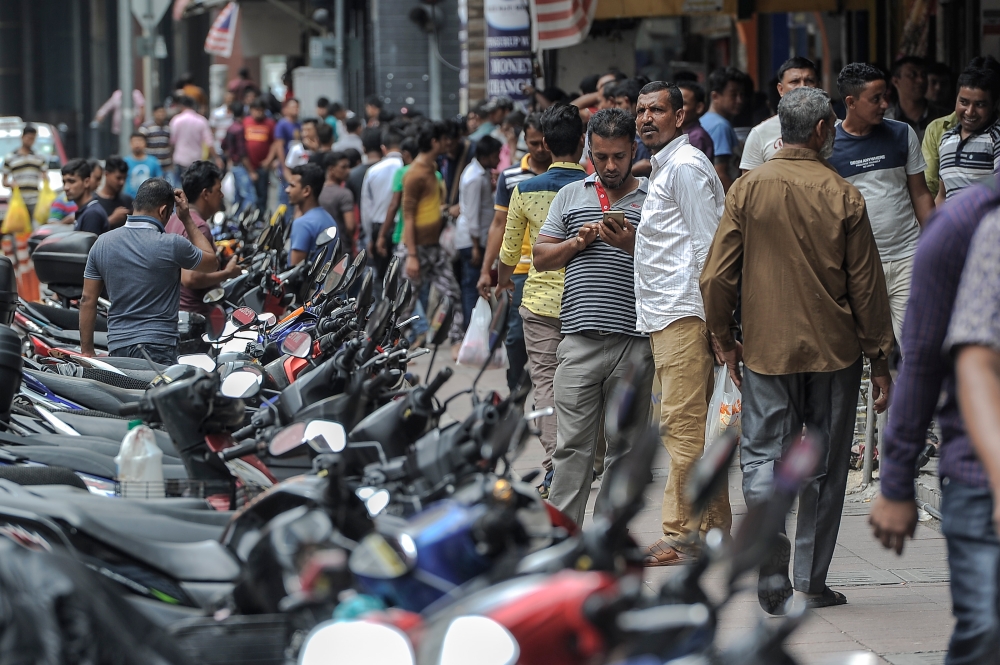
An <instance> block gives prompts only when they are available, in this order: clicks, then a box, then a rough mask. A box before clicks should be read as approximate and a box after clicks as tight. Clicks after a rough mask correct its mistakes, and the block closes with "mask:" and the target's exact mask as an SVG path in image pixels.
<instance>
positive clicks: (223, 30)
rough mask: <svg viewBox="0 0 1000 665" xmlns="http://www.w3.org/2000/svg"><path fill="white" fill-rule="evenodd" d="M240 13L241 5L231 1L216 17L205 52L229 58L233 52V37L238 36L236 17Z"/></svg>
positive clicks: (206, 39)
mask: <svg viewBox="0 0 1000 665" xmlns="http://www.w3.org/2000/svg"><path fill="white" fill-rule="evenodd" d="M239 13H240V6H239V5H238V4H236V3H235V2H230V3H229V4H227V5H226V6H225V7H223V8H222V11H221V12H219V15H218V16H216V17H215V21H214V22H213V23H212V27H211V28H210V29H209V31H208V37H206V38H205V53H211V54H212V55H217V56H219V57H222V58H228V57H230V56H231V55H232V54H233V39H235V38H236V18H237V16H238V15H239Z"/></svg>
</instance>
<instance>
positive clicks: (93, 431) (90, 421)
mask: <svg viewBox="0 0 1000 665" xmlns="http://www.w3.org/2000/svg"><path fill="white" fill-rule="evenodd" d="M52 414H53V415H54V416H55V417H56V418H58V419H59V420H61V421H63V422H64V423H66V424H67V425H69V426H70V427H72V428H73V429H75V430H76V431H77V432H79V433H80V434H82V435H84V436H86V437H92V436H96V437H100V438H102V439H108V440H110V441H121V440H122V439H124V438H125V435H126V434H128V421H127V420H118V419H117V418H98V417H96V416H80V415H77V414H75V413H73V412H72V411H53V412H52ZM153 436H154V437H156V445H157V446H159V447H160V450H162V451H163V455H164V461H166V458H167V457H173V458H177V461H178V463H179V462H180V454H178V452H177V448H176V447H175V446H174V442H173V441H172V440H171V439H170V435H169V434H167V433H166V432H164V431H163V430H157V429H154V430H153ZM115 445H117V444H115Z"/></svg>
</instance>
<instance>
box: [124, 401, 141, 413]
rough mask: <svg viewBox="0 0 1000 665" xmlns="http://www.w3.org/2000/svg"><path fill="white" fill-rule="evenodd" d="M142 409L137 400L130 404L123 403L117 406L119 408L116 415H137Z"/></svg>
mask: <svg viewBox="0 0 1000 665" xmlns="http://www.w3.org/2000/svg"><path fill="white" fill-rule="evenodd" d="M142 411H143V409H142V405H141V404H140V403H139V402H135V403H132V404H123V405H122V406H121V407H119V409H118V415H119V416H138V415H139V414H140V413H142Z"/></svg>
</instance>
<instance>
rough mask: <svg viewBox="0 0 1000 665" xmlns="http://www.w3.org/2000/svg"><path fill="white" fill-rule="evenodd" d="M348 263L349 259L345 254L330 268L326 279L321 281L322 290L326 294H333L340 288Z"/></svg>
mask: <svg viewBox="0 0 1000 665" xmlns="http://www.w3.org/2000/svg"><path fill="white" fill-rule="evenodd" d="M349 262H350V257H349V256H347V255H346V254H345V255H344V256H343V257H341V259H340V260H339V261H337V262H336V263H334V264H333V266H332V267H331V268H330V271H329V272H328V273H327V274H326V279H325V280H324V281H323V290H324V291H325V292H326V293H333V292H335V291H336V290H337V289H339V288H340V284H341V282H342V281H343V279H344V273H345V272H346V271H347V265H348V263H349Z"/></svg>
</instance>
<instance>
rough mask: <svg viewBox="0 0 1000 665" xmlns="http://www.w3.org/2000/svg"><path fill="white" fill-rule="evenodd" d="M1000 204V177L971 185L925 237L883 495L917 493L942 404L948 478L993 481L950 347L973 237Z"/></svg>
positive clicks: (885, 451)
mask: <svg viewBox="0 0 1000 665" xmlns="http://www.w3.org/2000/svg"><path fill="white" fill-rule="evenodd" d="M997 206H1000V181H998V180H994V181H992V182H991V183H990V184H989V185H983V186H977V187H973V188H969V189H968V190H967V191H964V192H962V193H961V194H959V195H958V196H957V197H955V198H954V199H952V200H951V201H948V202H947V203H946V204H945V205H943V206H941V208H939V209H938V211H937V212H936V213H935V214H934V216H933V217H931V219H930V222H929V223H928V225H927V228H926V229H925V230H924V232H923V234H922V235H921V237H920V243H919V245H918V247H917V254H916V256H915V257H914V264H913V281H912V283H911V284H910V300H909V302H908V303H907V306H906V317H905V319H904V325H903V339H902V344H901V346H902V352H903V363H902V368H901V370H900V372H899V377H898V380H897V382H896V386H895V391H894V393H893V397H892V409H891V410H890V411H889V427H888V431H887V432H886V436H885V442H884V444H883V446H882V461H881V464H882V468H881V476H882V494H884V495H885V496H886V497H887V498H889V499H893V500H896V501H904V500H908V499H913V498H914V487H913V479H914V477H915V476H916V460H917V456H918V455H919V454H920V451H921V450H923V447H924V444H925V438H926V433H927V426H928V425H929V424H930V421H931V418H932V417H933V416H934V412H935V407H936V406H937V404H938V401H939V399H940V398H941V394H942V393H944V401H943V403H942V405H941V407H940V409H938V410H937V421H938V424H939V425H940V426H941V435H942V440H941V448H940V456H941V463H940V465H939V467H938V468H939V473H940V476H941V477H942V478H949V479H951V480H954V481H957V482H960V483H962V484H964V485H970V486H973V487H988V486H989V484H988V482H987V478H986V472H985V470H984V469H983V467H982V465H981V464H980V463H979V460H978V459H977V458H976V454H975V452H974V451H973V449H972V444H971V443H970V442H969V437H968V435H967V434H966V432H965V425H964V424H963V423H962V415H961V413H959V410H958V399H957V395H956V389H955V372H954V367H953V364H952V362H951V359H950V358H949V357H948V356H947V355H945V353H944V352H943V351H942V346H943V344H944V341H945V336H946V335H947V333H948V322H949V321H950V320H951V314H952V309H953V308H954V306H955V297H956V294H957V292H958V285H959V281H960V280H961V277H962V269H963V268H964V267H965V260H966V255H967V254H968V252H969V245H970V244H971V242H972V236H973V235H974V234H975V232H976V229H978V228H979V223H980V221H981V220H982V219H983V216H984V215H986V214H987V213H988V212H990V211H992V210H994V209H995V208H997Z"/></svg>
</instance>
